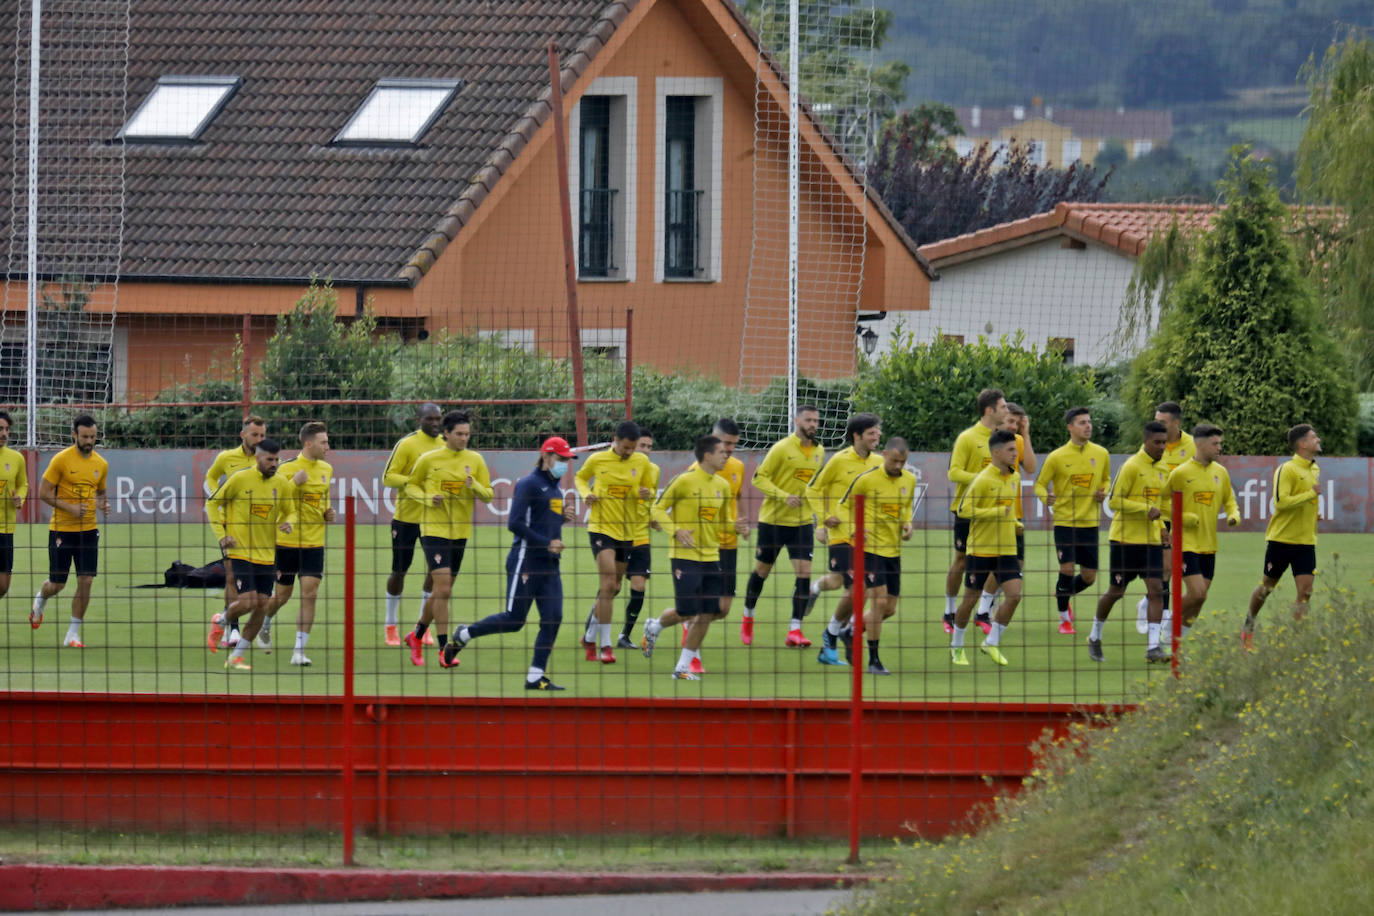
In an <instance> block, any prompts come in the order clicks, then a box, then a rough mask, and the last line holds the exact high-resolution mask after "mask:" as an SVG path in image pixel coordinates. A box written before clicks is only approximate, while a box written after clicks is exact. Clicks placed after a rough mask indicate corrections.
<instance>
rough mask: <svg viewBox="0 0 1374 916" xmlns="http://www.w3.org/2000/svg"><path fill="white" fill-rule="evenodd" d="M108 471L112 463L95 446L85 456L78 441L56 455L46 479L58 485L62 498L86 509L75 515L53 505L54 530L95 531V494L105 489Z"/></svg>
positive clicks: (44, 474)
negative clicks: (79, 448)
mask: <svg viewBox="0 0 1374 916" xmlns="http://www.w3.org/2000/svg"><path fill="white" fill-rule="evenodd" d="M109 473H110V465H109V463H108V462H106V461H105V459H104V458H102V457H101V456H100V453H99V452H97V451H95V450H92V451H91V454H90V455H89V456H88V457H84V458H83V457H82V456H81V452H80V451H78V450H77V448H76V446H75V445H69V446H67V447H66V448H64V449H63V450H62V451H60V452H58V453H57V454H56V455H53V457H52V461H50V462H48V469H47V470H46V471H44V472H43V479H44V480H46V481H47V482H48V483H50V484H52V485H53V487H54V488H56V493H55V495H56V496H57V498H58V499H59V500H60V501H62V502H64V503H79V504H80V505H81V506H82V510H83V511H82V513H81V515H80V516H75V515H69V514H67V513H66V512H63V511H62V510H61V509H53V510H52V521H51V522H50V523H49V525H48V527H49V528H51V529H52V530H53V531H94V530H95V527H96V522H95V501H96V497H97V496H99V495H100V494H102V493H104V492H105V480H106V478H107V477H108V476H109Z"/></svg>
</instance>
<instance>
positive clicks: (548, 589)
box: [442, 436, 573, 690]
mask: <svg viewBox="0 0 1374 916" xmlns="http://www.w3.org/2000/svg"><path fill="white" fill-rule="evenodd" d="M572 460H573V452H572V449H570V448H569V447H568V441H567V440H566V439H564V438H563V437H561V436H550V437H549V438H548V439H545V440H544V444H543V445H541V446H540V447H539V461H538V463H536V464H535V466H534V470H533V471H531V472H530V473H529V474H526V475H525V476H524V477H521V478H520V479H519V480H517V481H516V482H515V492H514V493H513V494H512V495H511V503H510V512H509V514H508V515H507V518H506V527H507V528H509V529H510V531H511V533H512V534H514V535H515V537H514V539H513V540H512V541H511V546H510V552H509V553H508V554H506V606H505V609H504V610H502V611H500V612H499V613H496V614H492V615H490V616H488V617H485V618H483V619H482V620H479V621H477V622H476V623H474V624H470V625H468V626H465V627H459V628H458V629H457V630H455V631H454V633H453V638H452V639H451V640H449V643H448V645H447V646H445V647H444V652H443V659H442V661H443V663H444V666H445V667H449V668H452V667H456V666H457V665H458V653H459V652H461V651H462V650H463V649H464V648H465V647H466V646H467V644H468V643H470V642H472V641H473V640H474V639H477V638H478V637H481V636H488V635H490V634H493V633H516V632H519V631H520V629H521V628H522V627H523V626H524V625H525V620H526V619H527V618H528V617H529V615H530V605H531V604H537V605H538V606H539V632H538V634H537V635H536V636H535V637H534V658H533V659H532V660H531V661H530V670H529V672H528V673H527V674H526V675H525V689H526V690H562V689H563V688H562V687H560V686H558V685H557V684H555V683H554V682H553V681H551V680H550V679H549V676H548V668H549V653H550V652H551V651H553V644H554V640H555V639H557V638H558V625H559V624H560V623H561V622H562V621H563V580H562V578H561V576H560V573H559V568H558V563H559V558H560V557H561V556H562V555H563V523H564V522H570V521H572V518H573V507H572V504H571V503H570V504H568V505H566V506H565V505H564V504H563V489H562V487H561V486H560V484H559V480H560V479H561V478H562V477H563V475H564V474H566V473H567V472H568V465H569V462H571V461H572Z"/></svg>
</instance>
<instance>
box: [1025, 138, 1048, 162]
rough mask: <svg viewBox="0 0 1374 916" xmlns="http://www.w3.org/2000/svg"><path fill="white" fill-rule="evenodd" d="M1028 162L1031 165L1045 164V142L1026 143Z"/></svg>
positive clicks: (1028, 141)
mask: <svg viewBox="0 0 1374 916" xmlns="http://www.w3.org/2000/svg"><path fill="white" fill-rule="evenodd" d="M1026 161H1027V162H1029V163H1030V164H1031V165H1044V164H1045V141H1044V140H1027V141H1026Z"/></svg>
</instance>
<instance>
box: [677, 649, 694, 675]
mask: <svg viewBox="0 0 1374 916" xmlns="http://www.w3.org/2000/svg"><path fill="white" fill-rule="evenodd" d="M691 663H692V650H691V649H683V650H682V654H681V655H679V656H678V657H677V667H678V670H679V671H686V670H687V666H688V665H690V664H691Z"/></svg>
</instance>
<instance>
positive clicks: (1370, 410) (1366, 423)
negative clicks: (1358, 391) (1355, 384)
mask: <svg viewBox="0 0 1374 916" xmlns="http://www.w3.org/2000/svg"><path fill="white" fill-rule="evenodd" d="M1355 446H1356V449H1357V450H1358V451H1359V453H1360V454H1361V455H1374V393H1370V392H1366V393H1365V394H1362V395H1360V429H1359V433H1358V441H1357V442H1356V443H1355Z"/></svg>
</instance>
